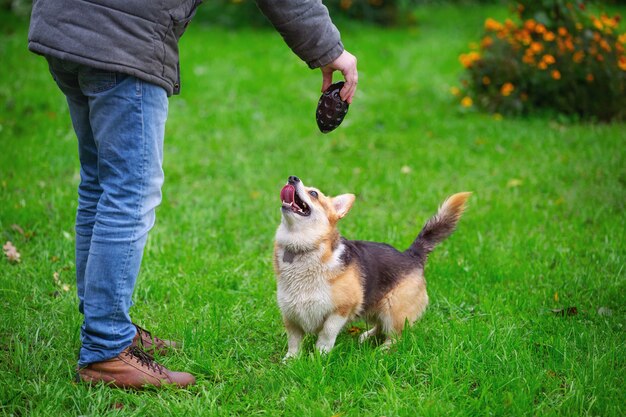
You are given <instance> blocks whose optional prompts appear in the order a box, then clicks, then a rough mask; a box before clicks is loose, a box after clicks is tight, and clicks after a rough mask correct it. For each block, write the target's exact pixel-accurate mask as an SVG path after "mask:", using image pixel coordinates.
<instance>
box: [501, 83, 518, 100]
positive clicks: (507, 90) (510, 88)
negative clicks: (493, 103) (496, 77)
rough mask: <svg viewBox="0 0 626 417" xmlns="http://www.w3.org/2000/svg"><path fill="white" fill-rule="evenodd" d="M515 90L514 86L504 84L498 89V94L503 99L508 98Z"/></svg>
mask: <svg viewBox="0 0 626 417" xmlns="http://www.w3.org/2000/svg"><path fill="white" fill-rule="evenodd" d="M514 90H515V86H514V85H513V84H511V83H504V84H503V85H502V87H501V88H500V94H502V95H503V96H504V97H507V96H510V95H511V93H512V92H513V91H514Z"/></svg>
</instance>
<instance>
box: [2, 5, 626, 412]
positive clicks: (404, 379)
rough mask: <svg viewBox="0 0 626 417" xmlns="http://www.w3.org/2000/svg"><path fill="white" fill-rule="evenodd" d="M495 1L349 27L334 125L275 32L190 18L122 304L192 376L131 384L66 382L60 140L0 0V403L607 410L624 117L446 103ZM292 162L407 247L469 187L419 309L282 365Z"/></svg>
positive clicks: (623, 368)
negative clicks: (346, 196) (158, 175)
mask: <svg viewBox="0 0 626 417" xmlns="http://www.w3.org/2000/svg"><path fill="white" fill-rule="evenodd" d="M505 13H506V8H505V7H501V8H498V7H494V8H486V7H470V6H468V7H465V8H460V9H455V8H449V7H429V8H426V9H423V10H422V11H420V12H419V20H420V22H421V24H420V25H419V26H418V27H417V28H413V29H402V30H389V29H385V30H382V29H376V28H372V27H368V26H362V25H358V24H353V23H350V24H342V25H341V27H342V33H343V38H344V43H345V44H346V45H347V46H348V49H349V50H350V51H351V52H353V53H354V54H355V55H356V56H357V57H358V58H359V69H360V84H359V91H358V94H357V97H356V98H355V101H354V103H353V105H352V106H351V107H350V111H349V113H348V115H347V117H346V120H345V122H344V124H343V125H342V126H341V127H340V128H339V129H338V130H337V131H335V132H333V133H331V134H329V135H322V134H321V133H319V132H318V131H317V127H316V125H315V118H314V110H315V105H316V104H317V98H318V97H319V88H320V86H321V76H320V74H319V71H309V70H308V69H307V68H306V66H305V65H304V64H303V63H302V62H300V61H299V60H298V58H296V57H295V56H294V55H293V54H291V52H290V51H289V50H288V48H287V47H286V46H285V45H284V43H283V42H282V40H281V38H280V36H279V35H278V34H276V33H274V32H272V31H266V32H264V31H261V32H258V31H252V30H241V31H231V30H226V29H220V28H216V27H212V26H205V25H202V24H194V25H192V26H191V27H190V30H189V32H188V33H187V34H186V35H185V37H184V38H183V40H182V45H181V48H182V51H181V54H182V71H183V86H182V88H183V94H182V95H181V96H178V97H174V98H172V99H171V101H170V116H169V122H168V125H167V133H166V149H165V173H166V184H165V187H164V190H163V191H164V200H163V203H162V205H161V207H160V208H159V209H158V212H157V225H156V227H155V228H154V229H153V231H152V233H151V236H150V239H149V243H148V246H147V248H146V252H145V256H144V262H143V267H142V272H141V275H140V277H139V280H138V284H137V288H136V292H135V302H136V305H135V306H134V307H133V309H132V311H131V314H132V316H133V318H134V320H136V321H137V322H138V323H140V324H142V325H144V326H145V327H147V328H148V329H150V330H152V331H153V332H154V333H156V334H158V335H160V336H162V337H167V338H174V339H177V340H180V341H182V342H184V349H182V350H181V351H179V352H177V353H176V354H174V355H172V356H171V357H167V358H162V362H163V363H164V364H165V365H166V366H167V367H168V368H170V369H176V370H187V371H190V372H193V373H194V374H195V375H197V377H198V381H199V383H198V385H197V386H195V387H193V388H191V389H189V390H188V391H177V390H170V389H166V390H161V391H145V392H141V393H134V392H126V391H122V390H114V389H109V388H106V387H102V386H100V387H94V388H90V387H87V386H84V385H78V384H75V383H73V382H72V380H73V376H74V367H75V362H76V355H77V351H78V348H79V326H80V323H81V317H80V315H79V313H78V311H77V300H76V296H75V284H74V282H73V280H74V279H73V276H74V264H73V239H74V238H73V219H74V211H75V208H76V200H77V197H76V186H77V184H78V172H79V167H78V160H77V150H76V141H75V138H74V134H73V131H72V129H71V126H70V122H69V115H68V112H67V108H66V105H65V102H64V99H63V97H62V96H61V94H60V93H59V92H58V90H57V88H56V86H55V85H54V83H53V81H52V79H51V78H50V75H49V74H48V72H47V68H46V64H45V61H44V60H43V59H42V58H40V57H37V56H35V55H32V54H30V53H29V52H28V51H27V50H26V32H27V23H26V22H19V21H18V22H15V21H12V18H11V17H9V16H2V17H1V20H0V21H1V22H2V24H1V25H0V26H2V27H3V29H1V32H0V33H1V35H0V36H1V41H0V61H1V62H2V68H3V74H4V76H3V77H2V80H1V81H0V243H2V244H4V243H5V242H6V241H8V240H10V241H12V242H13V244H14V245H15V246H16V247H17V249H18V250H19V251H20V253H21V256H22V259H21V262H20V263H19V264H9V262H7V260H6V259H4V257H2V258H1V259H0V414H4V415H15V416H26V415H28V416H65V415H68V416H69V415H90V416H99V415H105V414H106V415H119V416H131V415H136V416H179V415H181V416H182V415H186V416H194V415H224V416H233V415H242V416H251V415H265V416H280V415H284V416H325V417H330V416H333V415H341V416H388V417H390V416H417V415H429V416H441V415H476V416H482V415H513V416H518V415H562V416H572V415H602V416H619V415H624V414H625V413H626V405H625V404H626V402H625V401H624V400H625V398H626V393H625V388H624V380H625V377H626V346H625V343H626V337H625V336H626V333H625V330H626V329H625V327H624V326H626V303H625V301H626V295H625V294H626V276H625V275H626V271H624V265H625V263H626V243H625V242H626V221H625V216H624V210H625V205H626V194H625V188H626V158H625V152H624V149H625V147H626V125H624V124H614V125H591V124H574V123H566V122H562V121H561V122H559V121H557V120H552V119H550V118H548V117H534V118H530V119H506V118H505V119H501V118H496V117H493V116H490V115H485V114H478V113H473V112H463V111H461V110H460V109H459V107H458V106H457V105H456V104H454V102H453V100H452V96H451V94H450V92H449V89H450V87H451V86H453V85H456V84H457V82H458V77H459V74H460V65H459V64H458V61H457V57H458V55H459V53H461V52H465V51H466V50H467V45H468V43H469V42H471V41H475V40H476V39H478V35H479V33H480V31H481V26H482V22H483V21H484V19H485V18H486V17H487V16H490V15H491V16H493V17H496V18H500V17H502V16H503V15H504V14H505ZM623 14H626V13H623ZM289 175H298V176H299V177H301V178H302V179H303V181H304V182H305V183H307V184H312V185H316V186H318V187H319V188H321V189H322V190H323V191H325V192H326V193H328V194H331V195H334V194H340V193H344V192H354V193H356V194H357V196H358V198H357V201H356V203H355V205H354V207H353V209H352V211H351V212H350V214H349V215H348V216H347V217H346V218H345V219H343V220H342V223H341V225H340V226H341V231H342V233H343V234H344V235H345V236H346V237H348V238H353V239H363V240H377V241H385V242H388V243H390V244H393V245H394V246H396V247H398V248H401V249H404V248H406V247H407V246H408V245H409V244H410V243H411V241H412V240H413V239H414V237H415V235H416V234H417V232H418V231H419V229H420V228H421V226H422V224H423V222H424V221H425V220H426V219H427V218H428V217H429V216H430V215H432V214H433V213H434V212H435V210H436V208H437V205H438V204H439V203H440V202H441V201H443V199H444V198H445V197H446V196H447V195H449V194H452V193H454V192H458V191H465V190H469V191H473V192H474V195H473V196H472V198H471V199H470V202H469V209H468V211H467V212H466V214H465V216H464V217H463V219H462V220H461V223H460V227H459V229H458V230H457V232H456V233H455V234H454V235H453V236H452V237H451V238H450V239H449V240H448V241H446V242H445V243H444V244H443V245H442V246H440V247H439V248H437V249H436V250H435V252H434V253H433V254H432V256H431V257H430V260H429V263H428V266H427V269H426V274H427V279H428V282H429V294H430V298H431V305H430V307H429V309H428V311H427V313H426V315H425V317H424V318H423V320H422V321H420V322H419V323H418V324H417V325H416V326H415V327H413V328H412V329H410V330H408V331H407V332H406V334H405V335H404V337H403V339H402V340H401V341H400V342H399V343H398V344H397V345H396V346H395V347H394V348H393V349H391V350H390V351H389V352H384V351H382V350H381V349H378V348H377V345H376V344H375V343H365V344H363V345H360V344H359V343H358V340H357V339H358V334H352V332H346V331H344V332H343V333H342V334H341V335H340V336H339V338H338V344H337V346H336V348H335V349H334V350H333V351H332V352H331V353H330V354H329V355H327V356H319V355H316V354H314V353H313V344H314V340H313V339H312V338H308V339H307V340H306V343H305V353H304V354H303V355H302V356H301V357H300V358H298V359H296V360H293V361H291V362H289V363H287V364H283V363H281V358H282V357H283V355H284V354H285V352H286V349H287V342H286V336H285V334H284V331H283V328H282V324H281V320H280V315H279V310H278V308H277V306H276V302H275V281H274V278H273V270H272V263H271V260H272V249H273V237H274V232H275V229H276V227H277V225H278V222H279V220H280V210H279V207H280V198H279V191H280V188H281V187H282V185H283V184H284V182H285V181H286V179H287V177H288V176H289ZM55 277H57V278H56V280H55ZM64 284H66V285H68V286H69V290H68V291H66V290H65V289H64V288H63V285H64ZM574 308H575V309H574ZM555 311H556V312H555ZM559 311H560V312H562V313H563V314H559ZM355 325H356V326H357V327H359V328H364V323H362V322H357V323H355ZM354 333H356V332H354Z"/></svg>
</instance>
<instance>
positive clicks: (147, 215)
mask: <svg viewBox="0 0 626 417" xmlns="http://www.w3.org/2000/svg"><path fill="white" fill-rule="evenodd" d="M48 63H49V67H50V72H51V73H52V76H53V78H54V80H55V81H56V83H57V85H58V86H59V88H60V89H61V91H62V92H63V93H64V94H65V96H66V98H67V103H68V106H69V110H70V116H71V119H72V124H73V126H74V131H75V132H76V136H77V138H78V156H79V159H80V185H79V187H78V210H77V214H76V287H77V291H78V299H79V307H78V308H79V311H80V312H81V313H82V314H83V316H84V321H83V325H82V327H81V348H80V355H79V360H78V364H79V366H85V365H87V364H89V363H93V362H99V361H103V360H106V359H110V358H113V357H115V356H117V355H118V354H119V353H120V352H121V351H122V350H124V349H125V348H126V347H128V346H129V345H130V343H131V342H132V339H133V337H134V336H135V331H136V329H135V327H134V325H133V324H132V322H131V319H130V316H129V309H130V307H131V305H132V294H133V290H134V287H135V282H136V279H137V275H138V273H139V267H140V264H141V258H142V255H143V249H144V246H145V243H146V239H147V236H148V231H149V230H150V229H151V228H152V226H153V225H154V221H155V214H154V210H155V208H156V206H158V205H159V203H160V202H161V186H162V184H163V169H162V163H163V137H164V131H165V121H166V119H167V108H168V101H167V94H166V92H165V90H164V89H163V88H161V87H159V86H156V85H153V84H150V83H148V82H145V81H142V80H140V79H138V78H135V77H133V76H130V75H125V74H121V73H115V72H109V71H102V70H97V69H94V68H91V67H87V66H84V65H79V64H75V63H71V62H68V61H63V60H59V59H56V58H48Z"/></svg>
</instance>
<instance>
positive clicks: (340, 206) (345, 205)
mask: <svg viewBox="0 0 626 417" xmlns="http://www.w3.org/2000/svg"><path fill="white" fill-rule="evenodd" d="M355 198H356V197H355V195H354V194H341V195H338V196H337V197H335V198H333V200H332V201H333V207H335V212H337V217H338V218H340V219H341V218H342V217H343V216H345V215H346V214H348V212H349V211H350V208H352V204H353V203H354V199H355Z"/></svg>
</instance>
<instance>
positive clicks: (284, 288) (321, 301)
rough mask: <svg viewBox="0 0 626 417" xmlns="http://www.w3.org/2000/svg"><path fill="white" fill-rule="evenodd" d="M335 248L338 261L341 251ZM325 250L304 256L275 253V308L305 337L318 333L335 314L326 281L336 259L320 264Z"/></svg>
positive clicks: (334, 265) (329, 288)
mask: <svg viewBox="0 0 626 417" xmlns="http://www.w3.org/2000/svg"><path fill="white" fill-rule="evenodd" d="M339 249H340V248H337V250H336V251H335V252H336V254H337V255H336V256H333V258H336V259H338V256H340V253H341V251H342V250H343V247H341V250H339ZM323 251H324V248H319V250H317V251H313V252H307V253H304V254H298V253H291V252H285V250H284V249H278V251H277V254H276V255H277V262H278V266H279V270H280V276H279V277H278V291H277V297H278V306H279V307H280V309H281V311H282V313H283V315H284V316H285V317H286V318H287V319H289V320H290V321H292V322H294V323H296V324H298V325H299V326H300V327H301V328H302V330H304V331H305V332H307V333H317V332H318V331H319V330H320V328H321V327H322V325H323V323H324V320H325V319H326V317H328V315H329V314H330V313H331V312H332V311H333V310H334V304H333V300H332V292H331V286H330V284H329V281H328V278H329V276H330V275H331V274H332V269H334V268H336V267H337V262H336V261H335V259H333V261H331V262H330V263H324V262H322V254H323Z"/></svg>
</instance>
